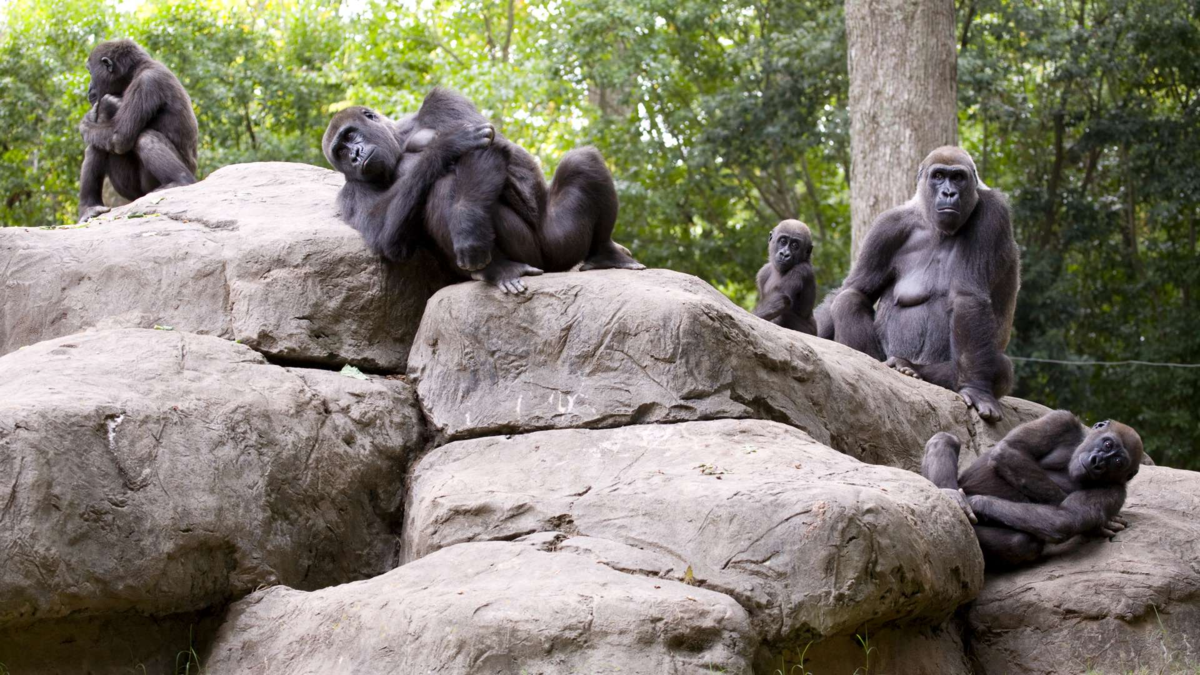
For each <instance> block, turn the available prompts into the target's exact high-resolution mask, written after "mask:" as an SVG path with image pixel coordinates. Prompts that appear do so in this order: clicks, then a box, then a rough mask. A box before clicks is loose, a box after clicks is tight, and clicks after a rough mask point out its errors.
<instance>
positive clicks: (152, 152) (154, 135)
mask: <svg viewBox="0 0 1200 675" xmlns="http://www.w3.org/2000/svg"><path fill="white" fill-rule="evenodd" d="M133 154H135V155H137V158H138V161H139V162H141V164H142V175H141V192H142V195H145V194H148V193H150V192H153V191H154V190H161V189H166V188H173V187H179V186H181V185H191V184H192V183H195V182H196V176H195V174H193V173H192V170H191V169H189V168H188V165H187V163H186V162H184V160H183V157H181V156H180V155H179V151H178V150H176V149H175V146H174V145H172V144H171V141H169V140H167V137H166V136H164V135H163V134H161V133H160V132H157V131H154V130H151V129H147V130H145V131H143V132H142V133H140V134H138V137H137V141H136V142H135V143H134V144H133ZM113 185H114V187H115V186H116V183H115V182H114V183H113ZM118 192H120V190H119V189H118ZM122 194H124V193H122ZM142 195H138V196H139V197H140V196H142ZM126 196H128V195H126ZM130 199H136V198H135V197H130Z"/></svg>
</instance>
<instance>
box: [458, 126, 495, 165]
mask: <svg viewBox="0 0 1200 675" xmlns="http://www.w3.org/2000/svg"><path fill="white" fill-rule="evenodd" d="M495 138H496V128H495V127H493V126H492V125H490V124H479V125H476V126H467V127H462V128H460V129H457V130H455V131H454V132H452V133H451V134H450V135H449V136H448V137H447V138H446V143H447V144H448V146H449V148H448V149H449V155H450V156H451V157H453V158H458V157H461V156H463V155H465V154H467V153H468V152H470V151H472V150H482V149H484V148H486V147H488V146H489V145H491V144H492V141H493V140H495Z"/></svg>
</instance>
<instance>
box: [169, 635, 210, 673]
mask: <svg viewBox="0 0 1200 675" xmlns="http://www.w3.org/2000/svg"><path fill="white" fill-rule="evenodd" d="M193 628H194V627H191V626H189V627H188V647H187V649H186V650H184V651H181V652H179V653H178V654H176V655H175V675H202V674H203V673H204V670H203V669H202V668H201V667H200V655H199V654H197V653H196V647H195V646H194V644H193V639H192V637H193V636H192V629H193ZM180 659H183V662H182V663H180ZM193 663H194V664H195V667H196V669H195V670H192V664H193Z"/></svg>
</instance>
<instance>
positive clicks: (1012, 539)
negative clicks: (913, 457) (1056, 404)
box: [921, 410, 1142, 567]
mask: <svg viewBox="0 0 1200 675" xmlns="http://www.w3.org/2000/svg"><path fill="white" fill-rule="evenodd" d="M958 452H959V441H958V439H957V438H955V437H954V436H953V435H951V434H948V433H945V432H942V433H939V434H937V435H935V436H934V437H933V438H931V439H929V442H928V443H926V444H925V457H924V459H923V460H922V462H921V473H922V474H923V475H924V476H925V477H926V478H928V479H929V480H930V481H932V482H933V484H934V485H937V486H938V487H940V488H942V489H943V490H947V491H948V494H950V495H951V497H953V498H954V499H955V500H956V501H958V503H959V504H960V505H961V506H963V509H964V511H965V512H966V513H967V515H968V517H971V518H973V519H977V520H978V524H976V525H975V533H976V535H977V536H978V538H979V545H980V547H981V548H982V549H983V554H984V557H985V559H986V560H987V563H988V565H989V566H999V567H1008V566H1013V565H1019V564H1022V563H1026V562H1030V561H1033V560H1036V559H1037V558H1039V557H1040V556H1041V555H1042V552H1043V549H1044V547H1045V545H1046V544H1047V543H1060V542H1063V541H1066V540H1067V539H1070V538H1071V537H1074V536H1076V535H1080V534H1092V533H1094V534H1103V535H1111V534H1112V533H1114V532H1117V531H1120V530H1122V529H1124V528H1125V523H1124V521H1122V520H1120V519H1119V518H1118V517H1117V514H1118V513H1120V511H1121V507H1122V506H1123V505H1124V504H1125V484H1126V483H1127V482H1128V481H1129V480H1130V479H1131V478H1133V477H1134V476H1136V475H1137V472H1138V468H1139V467H1140V465H1141V462H1142V439H1141V437H1139V436H1138V434H1137V432H1136V431H1134V430H1133V429H1131V428H1130V427H1128V426H1126V425H1124V424H1121V423H1120V422H1113V421H1106V422H1101V423H1099V424H1097V425H1096V426H1094V427H1092V428H1091V429H1088V428H1086V427H1084V426H1083V425H1082V424H1080V422H1079V420H1078V419H1077V418H1076V417H1075V416H1074V415H1072V414H1071V413H1069V412H1067V411H1065V410H1058V411H1055V412H1052V413H1049V414H1047V415H1045V416H1043V417H1041V418H1039V419H1037V420H1034V421H1032V422H1026V423H1025V424H1022V425H1020V426H1018V427H1017V428H1015V429H1013V430H1012V431H1010V432H1008V434H1007V435H1006V436H1005V437H1004V438H1003V439H1001V441H1000V442H999V443H997V444H996V446H995V447H994V448H992V449H991V450H989V451H987V452H986V453H984V454H983V455H982V456H981V457H980V458H979V459H977V460H976V461H975V462H974V463H972V464H971V466H969V467H967V469H966V470H965V471H963V473H962V476H961V477H959V476H958V475H957V472H958ZM964 498H965V499H964ZM964 502H965V504H964Z"/></svg>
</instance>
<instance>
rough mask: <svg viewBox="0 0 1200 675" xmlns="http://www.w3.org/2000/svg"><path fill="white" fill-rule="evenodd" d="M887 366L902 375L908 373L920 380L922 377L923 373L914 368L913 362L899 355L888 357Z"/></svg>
mask: <svg viewBox="0 0 1200 675" xmlns="http://www.w3.org/2000/svg"><path fill="white" fill-rule="evenodd" d="M887 366H888V368H891V369H892V370H894V371H896V372H897V373H900V374H901V375H907V376H909V377H911V378H915V379H918V380H919V379H921V374H920V373H918V372H917V371H916V369H915V368H913V364H912V362H911V361H909V360H908V359H902V358H900V357H899V356H892V357H889V358H888V360H887Z"/></svg>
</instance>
